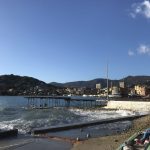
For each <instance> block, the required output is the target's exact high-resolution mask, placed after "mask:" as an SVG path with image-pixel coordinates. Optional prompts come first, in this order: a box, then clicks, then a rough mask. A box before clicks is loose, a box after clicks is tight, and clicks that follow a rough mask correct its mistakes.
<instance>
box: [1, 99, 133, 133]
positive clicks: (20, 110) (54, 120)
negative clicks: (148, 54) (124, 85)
mask: <svg viewBox="0 0 150 150" xmlns="http://www.w3.org/2000/svg"><path fill="white" fill-rule="evenodd" d="M26 106H27V99H25V98H24V97H22V96H0V129H12V128H17V129H19V132H20V133H28V132H30V131H31V130H32V129H34V128H40V127H50V126H55V125H64V124H72V123H79V122H87V121H92V120H101V119H106V118H116V117H121V116H130V115H135V112H131V111H123V110H111V111H108V110H104V109H75V108H49V109H27V108H26ZM129 124H130V122H129V121H127V122H124V123H122V125H123V128H124V126H125V125H129ZM115 126H117V125H116V124H114V126H113V127H115ZM105 127H106V126H105ZM113 127H112V128H113Z"/></svg>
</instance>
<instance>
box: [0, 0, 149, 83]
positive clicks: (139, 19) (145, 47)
mask: <svg viewBox="0 0 150 150" xmlns="http://www.w3.org/2000/svg"><path fill="white" fill-rule="evenodd" d="M0 55H1V59H0V74H1V75H2V74H17V75H23V76H24V75H25V76H32V77H35V78H38V79H40V80H43V81H45V82H52V81H56V82H68V81H77V80H90V79H94V78H103V77H106V64H107V61H108V62H109V78H111V79H120V78H123V77H125V76H127V75H150V70H149V69H148V68H149V65H150V1H148V0H145V1H144V0H122V1H121V0H0Z"/></svg>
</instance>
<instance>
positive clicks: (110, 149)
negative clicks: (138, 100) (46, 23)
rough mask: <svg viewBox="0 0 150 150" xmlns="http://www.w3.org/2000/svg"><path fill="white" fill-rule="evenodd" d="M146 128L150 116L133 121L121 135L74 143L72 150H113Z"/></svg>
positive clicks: (148, 126) (149, 125)
mask: <svg viewBox="0 0 150 150" xmlns="http://www.w3.org/2000/svg"><path fill="white" fill-rule="evenodd" d="M146 128H150V115H149V116H145V117H142V118H139V119H136V120H134V121H133V124H132V127H131V128H130V129H129V130H128V131H125V132H123V133H120V134H116V135H112V136H105V137H99V138H91V139H89V140H86V141H80V142H76V143H75V144H74V146H73V148H72V150H115V149H117V148H118V147H119V145H121V144H122V143H123V142H124V141H125V140H126V139H128V138H129V137H130V136H131V135H133V134H134V133H135V132H139V131H141V130H144V129H146Z"/></svg>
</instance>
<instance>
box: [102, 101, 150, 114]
mask: <svg viewBox="0 0 150 150" xmlns="http://www.w3.org/2000/svg"><path fill="white" fill-rule="evenodd" d="M105 108H107V109H123V110H131V111H140V112H141V111H142V112H150V101H132V100H131V101H115V100H111V101H108V103H107V106H105Z"/></svg>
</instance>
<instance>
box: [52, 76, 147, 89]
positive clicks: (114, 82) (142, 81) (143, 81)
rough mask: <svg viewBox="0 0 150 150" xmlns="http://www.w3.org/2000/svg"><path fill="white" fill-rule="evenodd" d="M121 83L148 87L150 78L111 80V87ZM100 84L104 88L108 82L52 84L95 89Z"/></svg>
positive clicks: (92, 81)
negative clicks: (146, 85)
mask: <svg viewBox="0 0 150 150" xmlns="http://www.w3.org/2000/svg"><path fill="white" fill-rule="evenodd" d="M120 81H124V82H125V83H126V85H127V86H129V87H130V86H133V85H136V84H140V85H143V84H148V85H150V76H128V77H126V78H123V79H119V80H109V86H110V84H112V85H114V86H116V85H119V82H120ZM98 83H101V86H102V87H106V86H107V80H106V79H102V78H98V79H94V80H90V81H75V82H67V83H56V82H53V83H51V84H52V85H61V86H64V87H76V88H83V87H88V88H95V85H96V84H98Z"/></svg>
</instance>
